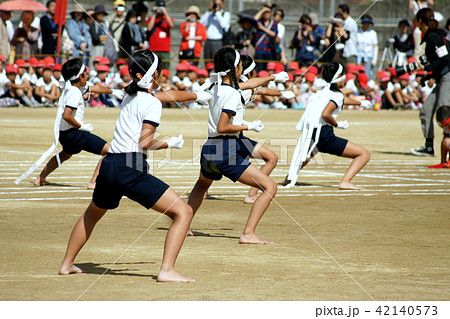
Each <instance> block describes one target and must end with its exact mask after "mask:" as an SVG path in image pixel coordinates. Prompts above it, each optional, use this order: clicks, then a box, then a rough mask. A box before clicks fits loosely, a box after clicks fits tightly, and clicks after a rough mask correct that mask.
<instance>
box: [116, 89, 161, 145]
mask: <svg viewBox="0 0 450 319" xmlns="http://www.w3.org/2000/svg"><path fill="white" fill-rule="evenodd" d="M161 112H162V103H161V101H160V100H158V99H157V98H156V97H154V96H153V95H151V94H149V93H147V92H141V91H138V92H137V93H136V94H135V95H126V96H125V98H124V100H123V102H122V108H121V109H120V113H119V117H118V119H117V121H116V128H115V130H114V138H113V140H112V141H111V146H110V147H109V151H108V152H109V153H137V152H143V150H142V149H141V147H140V145H139V139H140V137H141V131H142V125H143V124H144V123H148V124H151V125H153V126H155V127H158V126H159V123H160V121H161Z"/></svg>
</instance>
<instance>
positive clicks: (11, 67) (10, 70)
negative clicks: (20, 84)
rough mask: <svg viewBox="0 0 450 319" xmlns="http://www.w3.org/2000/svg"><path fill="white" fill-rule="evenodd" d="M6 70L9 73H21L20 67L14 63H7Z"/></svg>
mask: <svg viewBox="0 0 450 319" xmlns="http://www.w3.org/2000/svg"><path fill="white" fill-rule="evenodd" d="M5 71H6V74H8V73H15V74H17V73H19V68H18V67H17V66H15V65H14V64H7V65H6V67H5Z"/></svg>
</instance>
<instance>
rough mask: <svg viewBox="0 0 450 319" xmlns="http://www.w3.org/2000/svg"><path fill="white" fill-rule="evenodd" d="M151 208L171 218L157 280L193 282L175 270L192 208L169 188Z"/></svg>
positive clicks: (190, 219)
mask: <svg viewBox="0 0 450 319" xmlns="http://www.w3.org/2000/svg"><path fill="white" fill-rule="evenodd" d="M152 209H154V210H156V211H158V212H160V213H164V214H165V215H167V216H169V217H170V218H172V219H173V222H172V225H171V226H170V228H169V231H168V232H167V235H166V241H165V243H164V254H163V259H162V264H161V269H160V271H159V274H158V278H157V281H160V282H174V281H176V282H194V281H195V280H194V279H190V278H187V277H185V276H183V275H181V274H179V273H178V272H177V271H175V262H176V260H177V257H178V253H179V252H180V249H181V246H182V245H183V242H184V239H185V238H186V233H187V231H188V229H189V225H190V224H191V221H192V217H194V214H193V212H192V208H191V207H190V206H189V205H187V204H186V202H185V201H184V200H183V199H181V197H180V196H178V194H177V193H175V192H174V190H173V189H171V188H169V189H168V190H167V191H166V192H165V193H164V194H163V196H161V198H160V199H159V200H158V201H157V202H156V204H155V205H154V206H153V207H152Z"/></svg>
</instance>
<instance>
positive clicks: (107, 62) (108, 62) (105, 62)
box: [99, 57, 111, 65]
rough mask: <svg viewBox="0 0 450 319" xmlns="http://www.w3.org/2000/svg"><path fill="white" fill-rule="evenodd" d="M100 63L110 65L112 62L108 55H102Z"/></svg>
mask: <svg viewBox="0 0 450 319" xmlns="http://www.w3.org/2000/svg"><path fill="white" fill-rule="evenodd" d="M99 63H100V64H104V65H108V64H110V63H111V62H110V61H109V59H108V58H107V57H102V58H101V59H100V61H99Z"/></svg>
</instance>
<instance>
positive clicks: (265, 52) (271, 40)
mask: <svg viewBox="0 0 450 319" xmlns="http://www.w3.org/2000/svg"><path fill="white" fill-rule="evenodd" d="M255 20H257V24H256V29H257V31H256V33H255V36H254V37H253V46H254V47H255V57H254V60H255V62H256V70H257V71H258V72H259V71H262V70H265V69H266V66H267V60H269V61H272V60H276V55H277V49H278V44H277V42H276V39H277V34H278V23H277V22H276V21H275V20H273V19H272V9H271V8H269V7H268V6H267V5H264V6H263V7H262V8H261V9H260V10H259V11H258V13H256V15H255ZM257 60H260V61H257ZM261 60H262V61H261Z"/></svg>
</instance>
